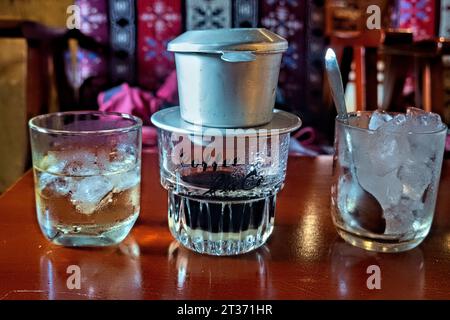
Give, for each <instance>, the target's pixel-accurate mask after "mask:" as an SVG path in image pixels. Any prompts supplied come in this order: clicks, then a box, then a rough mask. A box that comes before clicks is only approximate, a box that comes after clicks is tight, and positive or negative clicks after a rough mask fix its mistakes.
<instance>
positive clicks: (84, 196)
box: [29, 111, 142, 246]
mask: <svg viewBox="0 0 450 320" xmlns="http://www.w3.org/2000/svg"><path fill="white" fill-rule="evenodd" d="M29 128H30V140H31V150H32V157H33V170H34V181H35V195H36V211H37V217H38V221H39V226H40V228H41V230H42V232H43V234H44V235H45V236H46V237H47V239H49V240H50V241H52V242H54V243H56V244H60V245H64V246H108V245H113V244H116V243H119V242H120V241H122V240H123V239H124V238H125V237H126V235H127V234H128V233H129V231H130V230H131V228H132V226H133V224H134V222H135V221H136V219H137V217H138V215H139V209H140V179H141V178H140V173H141V128H142V121H141V120H140V119H139V118H136V117H134V116H131V115H127V114H121V113H112V112H108V113H106V112H96V111H80V112H62V113H52V114H46V115H40V116H37V117H35V118H33V119H31V120H30V121H29Z"/></svg>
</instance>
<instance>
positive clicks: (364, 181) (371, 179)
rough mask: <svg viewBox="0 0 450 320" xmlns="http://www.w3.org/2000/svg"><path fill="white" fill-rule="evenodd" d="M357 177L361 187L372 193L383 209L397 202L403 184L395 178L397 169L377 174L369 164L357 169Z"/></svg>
mask: <svg viewBox="0 0 450 320" xmlns="http://www.w3.org/2000/svg"><path fill="white" fill-rule="evenodd" d="M356 175H357V178H358V180H359V183H360V185H361V187H362V188H363V189H364V190H366V191H367V192H369V193H370V194H372V195H373V196H374V197H375V198H376V199H377V200H378V202H379V203H380V205H381V207H382V208H383V209H386V208H388V207H390V206H392V205H396V204H398V203H399V201H400V198H401V196H402V189H403V186H402V184H401V182H400V180H399V179H398V178H397V170H394V171H391V172H390V173H388V174H386V175H384V176H378V175H377V174H376V171H375V170H374V168H372V167H370V166H366V167H360V168H358V169H357V173H356Z"/></svg>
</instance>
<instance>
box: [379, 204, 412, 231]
mask: <svg viewBox="0 0 450 320" xmlns="http://www.w3.org/2000/svg"><path fill="white" fill-rule="evenodd" d="M384 219H385V220H386V229H385V231H384V233H385V234H389V235H404V234H406V233H408V232H414V222H415V220H416V219H415V217H414V214H413V212H412V210H411V209H410V208H409V207H408V206H407V205H405V204H404V203H400V204H398V205H396V206H392V207H390V208H388V209H386V210H384Z"/></svg>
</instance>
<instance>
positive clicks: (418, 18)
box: [397, 0, 436, 41]
mask: <svg viewBox="0 0 450 320" xmlns="http://www.w3.org/2000/svg"><path fill="white" fill-rule="evenodd" d="M435 5H436V3H435V0H398V3H397V14H398V27H399V28H405V29H411V30H412V32H413V33H414V40H416V41H417V40H424V39H431V38H434V37H435V25H436V12H435V11H436V10H435Z"/></svg>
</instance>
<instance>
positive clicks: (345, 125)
mask: <svg viewBox="0 0 450 320" xmlns="http://www.w3.org/2000/svg"><path fill="white" fill-rule="evenodd" d="M374 111H376V110H374ZM374 111H352V112H348V113H347V114H348V115H349V116H356V117H358V116H361V115H363V114H372V113H374ZM387 113H388V114H391V115H392V114H395V115H398V114H405V113H402V112H389V111H387ZM335 120H336V122H338V123H339V124H340V125H342V126H343V127H346V128H349V129H353V130H359V131H363V132H376V130H370V129H368V128H360V127H356V126H352V125H351V124H349V123H345V122H344V119H342V118H340V117H339V115H337V116H336V118H335ZM447 130H448V127H447V125H446V124H445V123H444V122H442V128H441V129H438V130H434V131H427V132H412V131H408V132H407V134H408V135H419V134H420V135H424V134H437V133H441V132H443V131H447ZM390 133H391V134H403V133H402V132H390Z"/></svg>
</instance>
